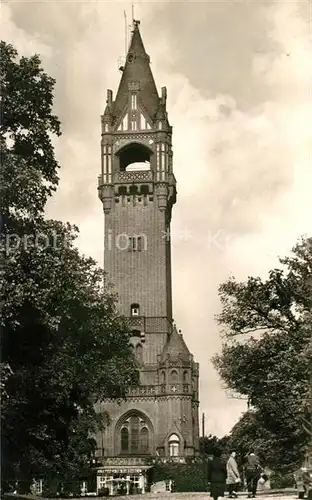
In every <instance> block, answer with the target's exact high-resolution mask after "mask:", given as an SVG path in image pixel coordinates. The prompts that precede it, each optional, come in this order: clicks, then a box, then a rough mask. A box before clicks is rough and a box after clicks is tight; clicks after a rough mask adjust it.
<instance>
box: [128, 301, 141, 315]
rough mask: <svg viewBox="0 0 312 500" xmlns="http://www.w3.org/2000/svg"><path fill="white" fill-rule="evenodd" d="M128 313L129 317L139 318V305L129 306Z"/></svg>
mask: <svg viewBox="0 0 312 500" xmlns="http://www.w3.org/2000/svg"><path fill="white" fill-rule="evenodd" d="M130 312H131V316H140V306H139V304H131V307H130Z"/></svg>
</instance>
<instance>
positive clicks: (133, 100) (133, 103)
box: [131, 94, 137, 111]
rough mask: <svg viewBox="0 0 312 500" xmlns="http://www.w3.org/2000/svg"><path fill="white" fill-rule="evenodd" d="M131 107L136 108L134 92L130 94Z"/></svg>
mask: <svg viewBox="0 0 312 500" xmlns="http://www.w3.org/2000/svg"><path fill="white" fill-rule="evenodd" d="M131 109H132V110H133V111H134V110H136V109H137V95H136V94H132V95H131Z"/></svg>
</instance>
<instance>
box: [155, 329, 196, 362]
mask: <svg viewBox="0 0 312 500" xmlns="http://www.w3.org/2000/svg"><path fill="white" fill-rule="evenodd" d="M168 354H170V357H171V358H172V359H174V358H178V357H179V356H181V358H182V359H184V360H185V361H189V359H190V356H191V354H190V351H189V350H188V347H187V345H186V343H185V342H184V339H183V337H182V335H181V333H178V330H177V327H176V325H175V324H174V325H173V330H172V333H171V335H170V337H169V339H168V341H167V343H166V345H165V347H164V350H163V353H162V358H163V359H164V358H166V356H167V355H168Z"/></svg>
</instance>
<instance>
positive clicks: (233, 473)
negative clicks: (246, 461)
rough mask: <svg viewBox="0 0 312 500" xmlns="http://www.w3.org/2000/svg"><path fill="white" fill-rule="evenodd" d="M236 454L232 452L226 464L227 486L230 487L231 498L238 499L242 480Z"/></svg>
mask: <svg viewBox="0 0 312 500" xmlns="http://www.w3.org/2000/svg"><path fill="white" fill-rule="evenodd" d="M235 457H236V452H235V451H232V453H231V455H230V458H229V459H228V461H227V464H226V472H227V477H226V484H227V485H228V487H229V498H237V493H236V490H237V486H238V484H239V483H240V482H241V478H240V475H239V472H238V466H237V462H236V459H235Z"/></svg>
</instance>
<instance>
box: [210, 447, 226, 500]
mask: <svg viewBox="0 0 312 500" xmlns="http://www.w3.org/2000/svg"><path fill="white" fill-rule="evenodd" d="M208 481H209V483H210V496H211V497H212V498H213V500H218V499H220V498H223V497H224V493H225V485H226V464H225V462H224V461H223V460H222V459H221V450H219V449H216V450H215V451H214V454H213V459H212V460H210V462H208Z"/></svg>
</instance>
